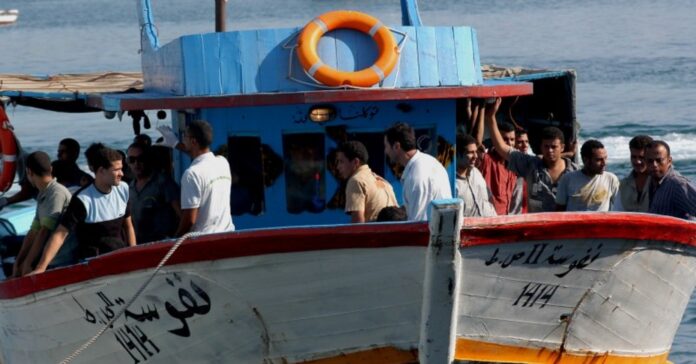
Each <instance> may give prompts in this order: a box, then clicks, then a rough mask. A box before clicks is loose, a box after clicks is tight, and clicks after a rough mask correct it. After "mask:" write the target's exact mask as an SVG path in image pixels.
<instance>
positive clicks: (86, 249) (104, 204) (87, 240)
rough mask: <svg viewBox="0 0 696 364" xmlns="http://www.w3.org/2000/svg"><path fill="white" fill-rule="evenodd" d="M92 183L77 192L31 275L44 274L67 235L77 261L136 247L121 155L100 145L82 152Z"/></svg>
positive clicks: (94, 145)
mask: <svg viewBox="0 0 696 364" xmlns="http://www.w3.org/2000/svg"><path fill="white" fill-rule="evenodd" d="M85 156H86V157H87V164H88V165H89V168H90V169H91V170H92V172H94V182H93V183H92V184H90V185H88V186H86V187H83V188H82V189H80V190H79V191H77V192H76V193H75V194H74V195H73V197H72V199H71V200H70V204H69V205H68V208H67V210H66V211H65V214H64V215H63V217H62V218H61V219H60V223H59V225H58V228H57V229H56V231H55V232H54V233H53V235H51V237H50V238H49V240H48V242H47V243H46V248H45V249H44V252H43V255H42V256H41V260H40V261H39V264H38V265H37V266H36V269H35V270H34V271H33V272H32V274H36V273H41V272H44V271H45V270H46V269H47V268H48V266H49V264H51V263H52V261H53V259H54V257H55V256H56V254H57V253H58V251H59V249H60V248H61V246H62V245H63V243H64V242H65V239H66V237H67V236H68V233H69V232H70V231H73V230H74V232H75V235H76V236H77V241H78V258H89V257H93V256H96V255H99V254H104V253H108V252H111V251H114V250H117V249H121V248H125V247H127V246H134V245H135V231H134V230H133V223H132V221H131V217H130V209H129V208H128V185H127V184H126V183H125V182H123V181H121V177H123V172H122V168H123V166H122V162H121V155H120V154H119V153H118V152H117V151H116V150H114V149H111V148H108V147H106V146H104V145H103V144H101V143H94V144H92V145H91V146H90V147H89V148H87V150H86V151H85Z"/></svg>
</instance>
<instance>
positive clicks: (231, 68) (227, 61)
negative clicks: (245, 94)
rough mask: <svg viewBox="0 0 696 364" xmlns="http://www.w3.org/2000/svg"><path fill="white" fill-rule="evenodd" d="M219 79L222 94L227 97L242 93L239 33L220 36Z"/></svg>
mask: <svg viewBox="0 0 696 364" xmlns="http://www.w3.org/2000/svg"><path fill="white" fill-rule="evenodd" d="M220 37H221V39H220V78H221V84H222V93H223V94H227V95H235V94H240V93H241V92H242V88H241V84H242V82H241V80H242V64H241V61H240V59H241V53H242V51H241V49H239V44H240V42H239V33H237V32H227V33H222V34H221V35H220Z"/></svg>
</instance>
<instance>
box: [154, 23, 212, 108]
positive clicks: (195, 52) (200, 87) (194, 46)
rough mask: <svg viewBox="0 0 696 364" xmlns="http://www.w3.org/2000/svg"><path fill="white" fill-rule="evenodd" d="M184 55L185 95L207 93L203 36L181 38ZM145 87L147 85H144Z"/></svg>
mask: <svg viewBox="0 0 696 364" xmlns="http://www.w3.org/2000/svg"><path fill="white" fill-rule="evenodd" d="M181 52H182V53H183V54H184V55H185V56H184V62H183V63H184V90H185V92H186V95H209V94H210V93H209V92H208V90H209V88H208V85H207V81H208V78H207V77H206V74H205V73H206V71H207V70H208V67H207V65H206V58H205V47H204V46H203V36H201V35H187V36H184V37H182V38H181ZM146 88H147V86H146Z"/></svg>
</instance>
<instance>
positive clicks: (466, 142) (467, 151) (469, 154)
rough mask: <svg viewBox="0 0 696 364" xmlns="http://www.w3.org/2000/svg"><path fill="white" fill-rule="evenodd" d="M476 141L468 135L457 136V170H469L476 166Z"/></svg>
mask: <svg viewBox="0 0 696 364" xmlns="http://www.w3.org/2000/svg"><path fill="white" fill-rule="evenodd" d="M477 149H478V145H477V143H476V139H474V137H472V136H471V135H468V134H464V135H462V134H460V135H457V169H458V170H459V169H468V168H471V167H474V166H475V165H476V160H477V157H476V151H477Z"/></svg>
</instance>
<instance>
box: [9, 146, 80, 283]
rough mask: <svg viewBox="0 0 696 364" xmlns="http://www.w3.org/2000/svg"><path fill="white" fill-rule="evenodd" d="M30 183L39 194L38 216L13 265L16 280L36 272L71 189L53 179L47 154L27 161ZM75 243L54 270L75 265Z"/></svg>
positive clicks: (67, 246) (63, 252)
mask: <svg viewBox="0 0 696 364" xmlns="http://www.w3.org/2000/svg"><path fill="white" fill-rule="evenodd" d="M25 164H26V166H25V167H26V175H27V179H28V180H29V182H30V183H31V184H32V185H33V186H34V187H36V188H37V189H38V190H39V194H38V196H37V197H36V201H37V203H36V214H35V215H34V221H33V222H32V224H31V228H30V229H29V232H28V233H27V235H26V236H25V237H24V242H23V243H22V248H21V249H20V251H19V254H18V255H17V258H16V260H15V263H14V268H13V273H12V275H13V276H14V277H20V276H23V275H25V274H28V273H29V272H31V271H32V270H33V269H34V264H35V262H36V260H37V259H38V258H39V257H40V256H41V252H42V251H43V249H44V244H45V243H46V240H48V237H49V236H50V235H51V233H52V232H53V231H54V230H55V229H56V227H57V225H58V219H59V218H60V216H61V215H62V214H63V211H64V210H65V208H66V207H67V206H68V203H69V202H70V197H71V195H70V192H69V191H68V189H67V188H66V187H65V186H63V185H61V184H60V183H58V182H56V180H55V179H54V178H53V177H51V160H50V157H49V156H48V154H46V153H45V152H34V153H31V154H29V155H28V156H27V158H26V159H25ZM75 243H76V242H75V240H74V239H68V242H66V243H65V244H63V246H62V247H61V249H60V252H59V253H58V255H57V256H56V258H55V259H53V262H52V264H51V266H62V265H68V264H72V263H74V262H75V258H74V253H75Z"/></svg>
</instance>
